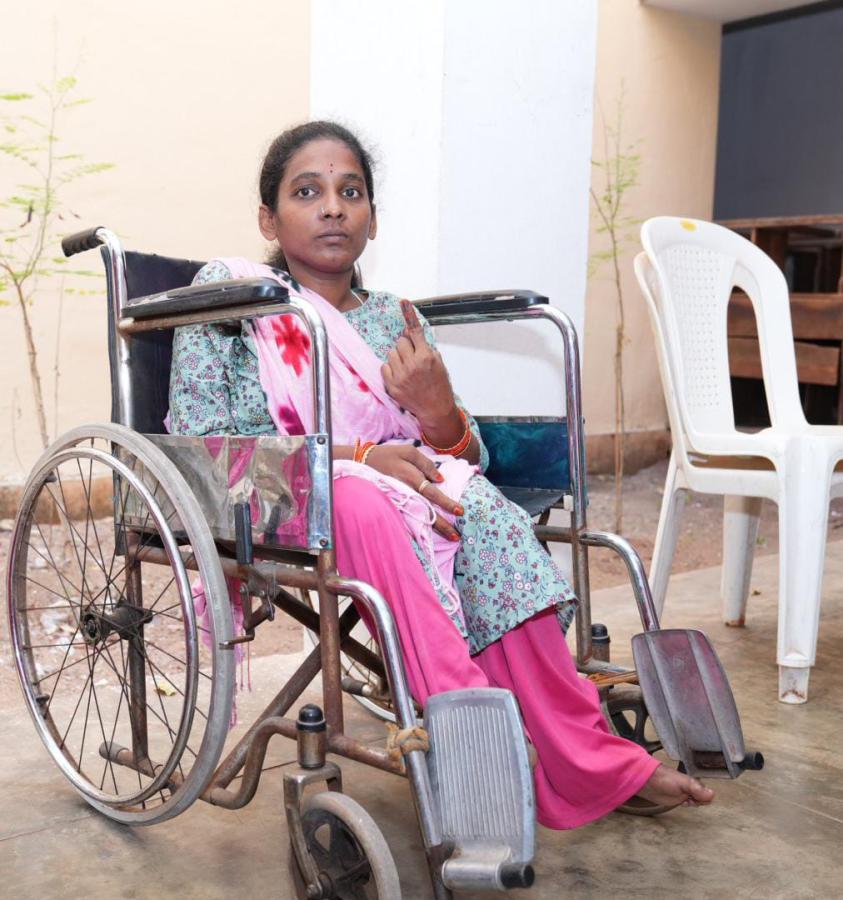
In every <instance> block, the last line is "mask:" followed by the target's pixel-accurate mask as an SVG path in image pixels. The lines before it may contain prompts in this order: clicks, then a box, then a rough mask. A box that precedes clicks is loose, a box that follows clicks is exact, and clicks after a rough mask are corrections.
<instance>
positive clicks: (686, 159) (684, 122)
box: [584, 0, 720, 435]
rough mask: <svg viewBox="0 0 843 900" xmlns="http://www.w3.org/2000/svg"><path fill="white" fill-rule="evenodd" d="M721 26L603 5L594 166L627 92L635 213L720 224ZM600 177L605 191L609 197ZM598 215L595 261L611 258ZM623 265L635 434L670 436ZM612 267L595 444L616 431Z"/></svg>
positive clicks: (590, 412)
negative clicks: (636, 161)
mask: <svg viewBox="0 0 843 900" xmlns="http://www.w3.org/2000/svg"><path fill="white" fill-rule="evenodd" d="M719 72H720V25H719V24H717V23H714V22H710V21H705V20H702V19H697V18H691V17H688V16H683V15H679V14H677V13H670V12H663V11H660V10H656V9H652V8H647V7H643V6H640V5H639V3H638V0H600V6H599V20H598V37H597V77H596V98H595V111H594V149H593V159H602V158H603V156H604V150H603V131H602V120H601V115H600V107H602V109H603V111H604V113H605V115H606V119H607V120H608V121H610V122H611V121H613V119H614V113H615V110H616V102H617V98H618V95H619V92H620V91H621V86H622V84H623V86H624V93H625V98H626V99H625V104H624V110H623V116H624V122H623V143H629V142H639V144H638V152H639V153H640V155H641V165H640V171H639V180H640V186H639V187H637V188H635V189H633V190H631V191H630V192H629V194H628V195H627V197H628V200H629V207H628V214H629V215H631V216H633V217H634V218H636V219H641V220H643V219H646V218H648V217H650V216H654V215H685V216H692V217H696V218H703V219H706V218H710V217H711V213H712V204H713V199H714V161H715V149H716V140H717V98H718V89H719ZM600 177H601V176H600V173H599V172H598V171H597V170H595V176H594V178H595V188H596V189H597V190H598V192H599V190H600V188H601V186H602V184H601V182H600V180H599V179H600ZM598 224H599V223H598V221H597V217H596V215H595V213H594V212H593V211H592V216H591V241H590V252H592V253H593V252H594V251H595V250H601V249H604V248H605V247H606V246H607V245H606V239H605V238H604V237H602V236H599V235H597V233H596V228H597V225H598ZM635 233H636V239H635V240H634V241H631V242H630V243H628V244H627V245H626V248H625V250H624V256H623V266H622V270H623V290H624V305H625V310H626V331H627V341H628V342H627V345H626V350H625V353H624V395H625V400H626V423H627V430H628V431H633V432H634V431H650V430H659V429H664V428H666V427H667V416H666V413H665V409H664V402H663V400H662V393H661V383H660V381H659V375H658V368H657V363H656V358H655V355H654V349H653V342H652V338H651V336H650V325H649V321H648V319H647V311H646V309H645V307H644V301H643V299H642V297H641V296H640V294H639V292H638V288H637V285H636V282H635V276H634V274H633V271H632V260H633V258H634V256H635V254H636V253H637V252H638V251H639V250H640V245H639V243H638V240H637V227H636V229H635ZM610 273H611V269H610V265H609V264H604V265H603V267H602V268H601V269H600V271H599V273H598V274H597V275H595V276H592V278H591V279H590V281H589V286H588V294H587V301H586V326H585V351H584V356H585V360H584V392H585V396H584V406H585V415H586V430H587V432H588V433H589V435H599V434H605V433H611V432H613V431H614V374H613V360H614V341H615V322H616V301H615V293H614V285H613V283H612V282H611V281H610Z"/></svg>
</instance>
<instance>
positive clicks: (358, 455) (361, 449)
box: [351, 438, 376, 463]
mask: <svg viewBox="0 0 843 900" xmlns="http://www.w3.org/2000/svg"><path fill="white" fill-rule="evenodd" d="M375 446H376V444H375V442H374V441H366V443H365V444H362V445H361V444H360V438H358V439H357V443H356V444H355V445H354V456H352V457H351V458H352V460H353V461H354V462H356V463H362V462H364V461H365V459H366V457H367V456H368V454H369V451H370V450H371V449H372V447H375Z"/></svg>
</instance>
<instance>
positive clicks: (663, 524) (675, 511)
mask: <svg viewBox="0 0 843 900" xmlns="http://www.w3.org/2000/svg"><path fill="white" fill-rule="evenodd" d="M676 474H677V473H676V464H675V463H674V460H673V456H671V457H670V464H669V465H668V467H667V478H666V479H665V482H664V495H663V496H662V508H661V512H660V513H659V527H658V530H657V531H656V544H655V547H654V548H653V561H652V562H651V563H650V590H651V591H652V593H653V602H654V604H655V606H656V612H657V613H658V614H659V615H661V611H662V609H664V601H665V596H666V594H667V583H668V581H670V569H671V566H672V565H673V555H674V553H675V552H676V539H677V537H678V536H679V523H680V521H681V519H682V511H683V509H684V508H685V495H686V494H687V493H688V491H687V489H685V488H680V487H677V477H676Z"/></svg>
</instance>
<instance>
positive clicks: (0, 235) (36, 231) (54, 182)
mask: <svg viewBox="0 0 843 900" xmlns="http://www.w3.org/2000/svg"><path fill="white" fill-rule="evenodd" d="M75 89H76V79H75V78H74V77H72V76H67V77H64V78H54V79H53V81H52V82H51V83H50V84H47V85H39V86H38V89H37V91H36V93H34V94H31V93H24V92H17V93H12V92H5V93H0V155H2V156H3V157H5V158H6V161H7V163H8V165H6V166H4V169H5V171H6V172H12V171H16V172H17V175H13V176H12V177H13V178H17V179H18V180H17V183H16V184H14V185H13V186H12V187H10V188H5V186H4V190H8V191H9V193H7V194H6V195H5V196H3V195H0V304H3V305H8V304H9V303H14V304H16V305H17V306H18V308H19V309H20V313H21V321H22V325H23V334H24V341H25V342H26V351H27V357H28V362H29V380H30V384H31V387H32V394H33V400H34V403H35V414H36V418H37V422H38V430H39V435H40V439H41V443H42V445H43V446H45V447H46V446H47V444H48V442H49V437H48V432H47V416H46V410H45V406H44V389H43V379H42V375H41V370H40V366H39V359H38V348H37V346H36V341H35V334H34V331H33V326H32V315H31V309H32V304H33V302H34V300H35V297H36V294H37V288H38V282H39V279H42V278H52V277H54V276H58V275H63V276H66V275H73V276H82V277H97V276H98V274H99V273H95V272H88V271H85V270H82V269H72V268H71V267H69V266H68V264H67V260H66V259H65V258H64V256H62V255H61V254H60V253H59V251H58V246H57V244H58V241H59V239H60V238H61V237H62V236H63V233H65V232H67V231H70V230H72V229H68V228H67V221H66V220H67V219H73V218H78V216H76V214H75V213H74V212H73V211H72V210H70V209H68V208H67V207H66V206H65V205H64V203H63V193H64V189H65V188H66V187H67V186H68V185H70V184H72V183H74V182H76V181H78V180H80V179H81V178H86V177H88V176H90V175H95V174H98V173H100V172H103V171H105V170H106V169H110V168H112V166H111V165H110V164H109V163H90V162H86V161H85V160H84V158H83V157H82V155H81V154H79V153H70V152H63V151H62V148H61V147H60V143H61V141H60V138H59V136H58V133H57V129H58V126H59V124H60V122H61V120H62V118H63V117H64V115H65V114H67V113H68V112H70V111H71V110H73V109H74V108H75V107H78V106H80V105H82V104H83V103H87V102H89V101H88V100H87V99H85V98H77V97H76V96H75ZM4 182H5V179H4ZM63 290H66V291H67V292H68V293H70V292H72V291H74V290H77V289H76V288H73V287H68V288H63ZM54 374H55V377H58V372H57V367H55V368H54Z"/></svg>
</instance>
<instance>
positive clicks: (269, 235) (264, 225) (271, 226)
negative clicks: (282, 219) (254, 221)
mask: <svg viewBox="0 0 843 900" xmlns="http://www.w3.org/2000/svg"><path fill="white" fill-rule="evenodd" d="M258 227H259V228H260V232H261V234H262V235H263V236H264V238H265V239H266V240H268V241H274V240H275V236H276V232H275V213H273V212H272V210H271V209H270V208H269V207H268V206H264V205H263V204H261V206H260V209H259V210H258Z"/></svg>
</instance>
